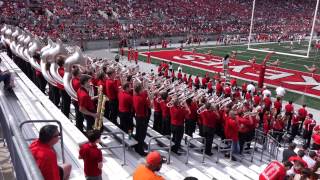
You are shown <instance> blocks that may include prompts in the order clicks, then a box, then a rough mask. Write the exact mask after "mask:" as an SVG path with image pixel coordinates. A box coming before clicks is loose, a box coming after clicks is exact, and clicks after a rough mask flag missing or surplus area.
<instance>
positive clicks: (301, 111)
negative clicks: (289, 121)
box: [298, 104, 308, 131]
mask: <svg viewBox="0 0 320 180" xmlns="http://www.w3.org/2000/svg"><path fill="white" fill-rule="evenodd" d="M306 107H307V105H306V104H304V105H302V107H301V108H300V109H299V110H298V118H299V121H300V122H301V124H300V127H299V130H300V131H301V130H302V127H303V123H304V120H305V119H306V117H307V115H308V111H307V110H306Z"/></svg>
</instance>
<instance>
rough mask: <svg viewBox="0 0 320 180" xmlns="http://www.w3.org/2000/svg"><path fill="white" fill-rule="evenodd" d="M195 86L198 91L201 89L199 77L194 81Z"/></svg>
mask: <svg viewBox="0 0 320 180" xmlns="http://www.w3.org/2000/svg"><path fill="white" fill-rule="evenodd" d="M194 86H195V87H196V90H198V89H199V88H200V80H199V75H197V76H196V78H195V79H194Z"/></svg>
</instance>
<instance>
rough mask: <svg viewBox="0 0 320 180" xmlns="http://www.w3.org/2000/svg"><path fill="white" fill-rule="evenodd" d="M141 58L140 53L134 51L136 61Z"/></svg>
mask: <svg viewBox="0 0 320 180" xmlns="http://www.w3.org/2000/svg"><path fill="white" fill-rule="evenodd" d="M138 57H139V52H138V51H134V60H136V61H137V60H138Z"/></svg>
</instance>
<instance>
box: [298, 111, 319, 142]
mask: <svg viewBox="0 0 320 180" xmlns="http://www.w3.org/2000/svg"><path fill="white" fill-rule="evenodd" d="M316 124H317V123H316V121H315V120H314V119H313V114H310V113H309V114H308V116H307V117H306V120H305V121H304V123H303V126H304V127H303V135H302V137H303V139H304V141H305V144H306V146H307V147H309V146H310V141H311V136H312V133H313V128H314V127H315V126H316Z"/></svg>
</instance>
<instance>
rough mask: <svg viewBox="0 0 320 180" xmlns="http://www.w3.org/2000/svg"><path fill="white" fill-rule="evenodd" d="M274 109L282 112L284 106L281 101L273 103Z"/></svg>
mask: <svg viewBox="0 0 320 180" xmlns="http://www.w3.org/2000/svg"><path fill="white" fill-rule="evenodd" d="M273 106H274V108H276V109H277V110H278V111H280V110H281V109H282V104H281V102H280V101H275V102H274V103H273Z"/></svg>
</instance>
